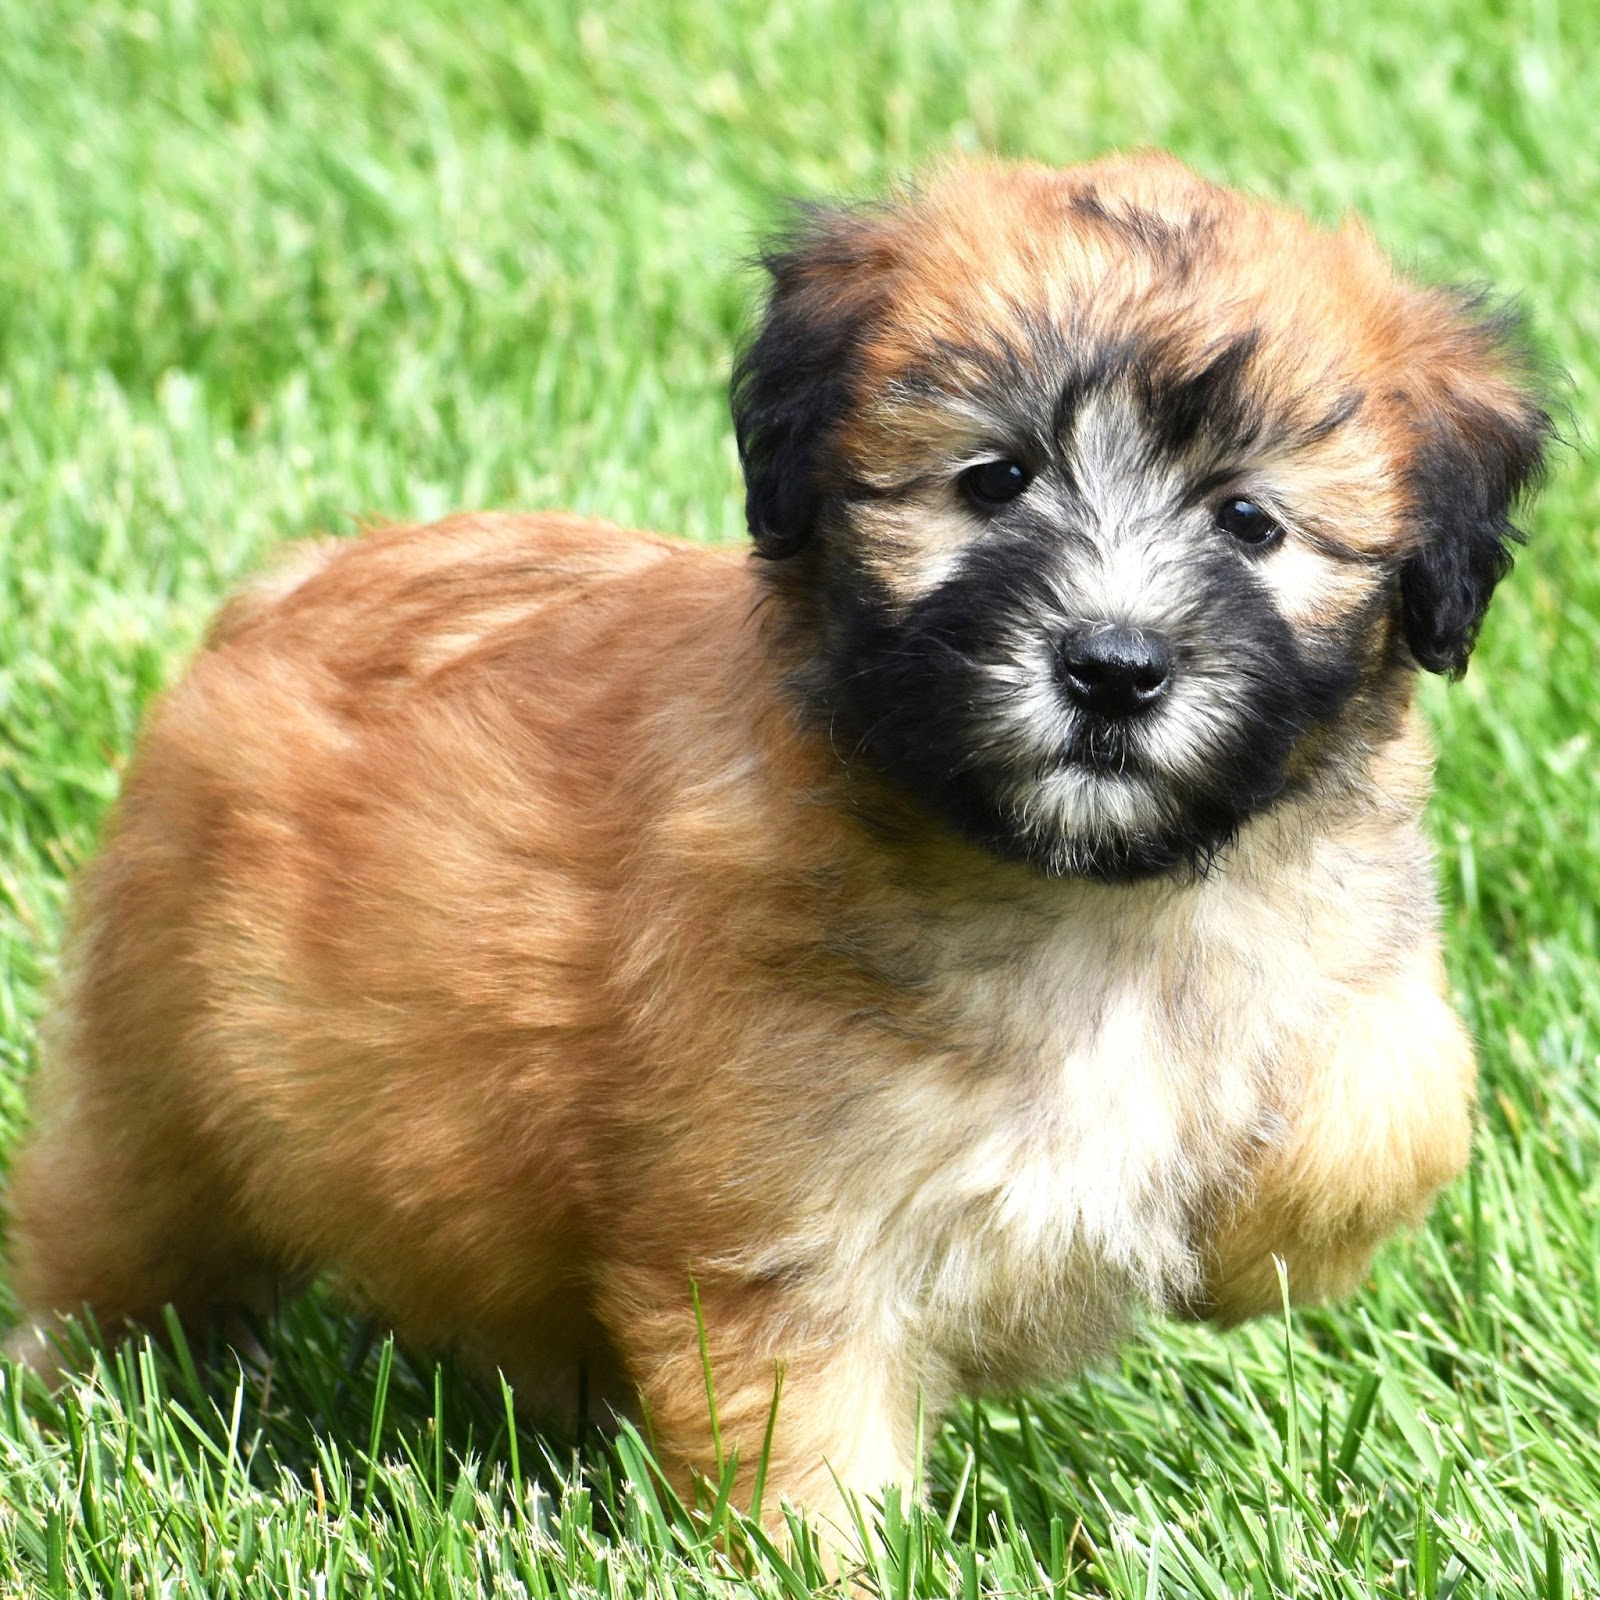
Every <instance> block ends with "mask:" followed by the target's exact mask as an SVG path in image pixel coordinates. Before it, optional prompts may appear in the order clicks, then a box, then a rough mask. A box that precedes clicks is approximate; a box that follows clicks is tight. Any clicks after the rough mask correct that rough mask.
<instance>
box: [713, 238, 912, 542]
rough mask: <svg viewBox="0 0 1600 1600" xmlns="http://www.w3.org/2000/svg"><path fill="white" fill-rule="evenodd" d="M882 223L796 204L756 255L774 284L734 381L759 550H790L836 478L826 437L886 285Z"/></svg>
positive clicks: (887, 252) (803, 537) (810, 528)
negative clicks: (789, 217) (789, 219)
mask: <svg viewBox="0 0 1600 1600" xmlns="http://www.w3.org/2000/svg"><path fill="white" fill-rule="evenodd" d="M886 232H887V230H886V229H885V228H884V226H883V220H882V216H881V214H875V213H874V211H873V210H871V209H869V208H860V209H848V208H829V207H821V206H817V207H805V208H802V209H799V210H798V211H797V212H796V214H795V217H794V220H793V221H792V222H791V223H790V225H789V226H788V227H787V228H786V229H784V230H783V231H782V232H781V233H779V234H778V235H777V236H776V237H775V238H774V239H773V240H772V241H771V242H770V243H769V244H768V245H767V247H766V248H765V249H764V250H763V251H762V253H761V257H760V260H761V265H762V266H763V267H764V268H765V269H766V271H767V273H768V275H769V277H770V278H771V281H772V287H771V291H770V293H769V295H768V298H767V305H766V313H765V315H764V316H763V318H762V321H761V326H760V328H759V329H758V330H757V332H756V336H755V338H754V339H752V340H751V341H750V343H749V344H748V345H747V346H746V347H745V349H744V350H743V351H742V352H741V353H740V356H739V359H738V360H737V362H736V363H735V364H734V369H733V388H732V401H733V425H734V433H735V436H736V437H737V439H738V441H739V461H740V464H741V466H742V467H743V468H744V481H745V501H744V504H745V519H746V521H747V522H748V523H749V525H750V533H751V537H752V538H753V539H754V540H755V546H756V552H757V554H759V555H763V556H767V557H769V558H770V559H773V560H778V559H781V558H783V557H785V556H792V555H794V554H796V553H797V552H798V551H799V550H800V549H802V548H803V547H804V545H805V544H806V543H807V541H808V540H809V539H810V538H811V535H812V533H813V532H814V531H815V528H816V525H817V521H818V518H819V516H820V514H821V512H822V509H823V505H824V503H825V501H826V499H827V496H828V494H829V492H830V487H831V486H832V485H831V482H830V480H832V479H833V478H834V473H833V470H832V467H831V460H830V449H829V444H830V435H831V434H832V432H833V430H834V429H835V428H836V426H837V425H838V424H839V423H840V422H841V420H842V419H843V417H844V414H845V412H846V410H847V409H848V407H849V403H850V397H851V392H852V389H853V387H854V381H855V378H856V376H857V373H858V370H859V361H860V355H861V350H862V347H863V345H864V342H865V340H866V338H867V335H868V332H869V330H870V327H871V324H872V320H873V316H874V313H875V312H876V311H877V309H878V308H879V306H881V304H882V303H883V298H884V295H885V293H886V291H887V285H888V279H889V276H890V271H891V258H892V249H891V247H890V244H889V240H888V238H887V237H886Z"/></svg>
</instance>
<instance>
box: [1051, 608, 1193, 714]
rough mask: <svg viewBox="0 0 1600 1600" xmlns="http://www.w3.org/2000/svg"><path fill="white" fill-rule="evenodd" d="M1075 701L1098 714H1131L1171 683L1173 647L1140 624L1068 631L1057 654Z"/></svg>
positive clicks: (1153, 700) (1143, 708)
mask: <svg viewBox="0 0 1600 1600" xmlns="http://www.w3.org/2000/svg"><path fill="white" fill-rule="evenodd" d="M1056 664H1057V670H1058V672H1059V673H1060V675H1061V683H1062V686H1063V687H1064V688H1065V689H1066V691H1067V696H1068V698H1069V699H1070V700H1071V701H1072V703H1073V704H1074V705H1077V706H1081V707H1082V708H1083V709H1084V710H1085V711H1092V712H1093V713H1094V714H1095V715H1096V716H1097V717H1108V718H1109V717H1134V716H1138V715H1139V713H1140V712H1141V711H1148V710H1149V709H1150V707H1151V706H1153V705H1154V704H1155V703H1156V701H1158V700H1159V699H1160V698H1161V697H1162V695H1164V694H1165V693H1166V692H1167V690H1168V689H1169V688H1170V687H1171V685H1172V651H1171V650H1169V649H1168V648H1167V642H1166V640H1165V639H1163V638H1162V637H1161V635H1160V634H1158V633H1149V632H1147V631H1146V630H1145V629H1143V628H1093V629H1090V628H1085V629H1082V630H1080V631H1075V632H1072V633H1069V634H1068V635H1067V636H1066V637H1065V638H1064V639H1063V640H1062V641H1061V646H1060V649H1059V651H1058V652H1057V656H1056Z"/></svg>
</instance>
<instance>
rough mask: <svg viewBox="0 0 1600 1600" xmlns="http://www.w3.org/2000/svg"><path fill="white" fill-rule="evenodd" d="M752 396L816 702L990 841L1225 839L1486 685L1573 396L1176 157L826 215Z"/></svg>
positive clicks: (807, 240) (1496, 335)
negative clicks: (1519, 527) (809, 642)
mask: <svg viewBox="0 0 1600 1600" xmlns="http://www.w3.org/2000/svg"><path fill="white" fill-rule="evenodd" d="M767 265H768V268H769V270H770V272H771V274H772V277H773V291H772V296H771V300H770V302H769V305H768V308H767V315H766V319H765V321H764V323H763V325H762V327H761V330H760V332H759V334H758V336H757V337H756V339H755V340H754V341H753V343H752V344H751V346H750V347H749V349H748V350H747V351H746V352H745V354H744V356H743V358H742V360H741V362H740V365H739V368H738V371H737V372H736V374H735V383H734V411H735V420H736V424H737V427H738V433H739V442H740V450H741V456H742V459H743V461H744V464H745V471H746V478H747V485H748V510H749V520H750V525H751V530H752V532H753V534H754V536H755V539H756V543H757V549H758V550H759V551H760V552H761V554H763V555H765V556H768V557H770V558H772V561H773V563H774V570H773V574H772V575H773V578H774V581H775V584H776V586H777V588H778V590H779V592H780V594H781V595H782V597H783V603H785V604H787V605H789V606H790V607H792V608H793V609H794V610H795V612H796V614H798V615H800V616H801V617H803V618H804V620H805V623H806V625H808V626H810V627H812V628H814V630H815V643H816V649H817V652H818V658H819V659H818V661H817V663H816V669H815V677H814V679H813V681H811V682H810V683H809V684H808V685H807V686H806V688H805V693H806V694H807V696H808V697H809V698H810V700H811V701H812V702H813V706H814V709H815V710H816V711H817V712H818V713H819V715H822V716H825V717H826V718H827V719H828V720H829V722H830V724H831V726H832V732H833V738H834V743H835V746H836V748H839V749H840V750H841V753H843V754H845V755H847V756H848V755H850V754H851V752H856V753H858V754H859V756H860V757H861V758H863V759H866V760H868V761H870V762H872V763H873V764H875V766H876V767H877V768H878V769H879V770H881V771H883V772H884V773H886V774H887V775H889V776H890V777H891V778H892V779H893V780H894V781H896V782H897V783H898V784H899V785H900V786H901V787H902V788H903V789H905V790H906V791H908V792H909V793H911V794H913V795H916V796H918V797H920V798H921V799H922V800H923V801H925V802H926V803H927V804H929V805H930V806H931V807H932V808H933V809H934V810H935V811H937V812H938V813H940V814H942V815H943V816H944V817H945V818H946V819H947V820H948V821H950V822H952V823H953V824H954V825H955V826H956V827H958V828H959V829H960V830H961V831H962V832H964V833H965V834H966V835H967V836H968V837H970V838H973V839H975V840H977V841H979V842H981V843H983V844H985V845H987V846H988V847H990V848H991V849H993V850H995V851H997V852H999V853H1001V854H1004V855H1007V856H1013V857H1018V858H1021V859H1024V860H1026V861H1028V862H1031V863H1032V864H1033V865H1035V866H1037V867H1039V868H1041V869H1042V870H1044V871H1047V872H1050V873H1072V874H1080V875H1086V876H1093V877H1100V878H1127V877H1137V876H1143V875H1148V874H1151V873H1157V872H1164V871H1169V870H1172V869H1174V868H1192V867H1195V866H1201V865H1204V864H1205V863H1206V862H1207V861H1209V860H1210V858H1211V857H1212V856H1213V855H1214V854H1215V852H1216V851H1217V850H1218V849H1219V848H1221V847H1222V846H1223V845H1224V844H1225V843H1226V842H1227V841H1228V840H1229V839H1230V838H1231V837H1232V836H1233V834H1234V833H1235V832H1236V831H1237V830H1238V828H1239V826H1240V825H1241V824H1242V823H1243V822H1244V821H1245V820H1246V819H1248V818H1249V817H1250V816H1252V815H1253V814H1255V813H1257V812H1259V811H1261V810H1262V809H1263V808H1265V807H1268V806H1270V805H1271V804H1272V803H1273V802H1274V801H1275V800H1276V799H1277V798H1279V797H1280V796H1281V795H1283V794H1284V793H1285V792H1286V791H1287V790H1289V789H1290V788H1291V787H1294V786H1296V785H1298V784H1303V783H1305V782H1307V781H1311V780H1313V779H1314V778H1315V776H1316V774H1317V773H1318V772H1319V771H1328V770H1331V768H1332V765H1333V764H1334V763H1336V762H1338V761H1339V760H1341V759H1342V760H1346V761H1347V760H1348V759H1349V751H1350V750H1351V749H1352V748H1353V747H1356V746H1359V745H1361V743H1362V742H1363V741H1369V742H1370V741H1371V740H1372V739H1374V738H1375V737H1381V732H1382V730H1383V729H1384V728H1385V727H1386V726H1388V725H1392V722H1393V719H1394V716H1395V714H1396V712H1397V710H1398V709H1399V708H1400V707H1401V706H1403V704H1404V703H1405V702H1406V700H1407V698H1408V696H1409V692H1410V680H1411V676H1412V673H1413V670H1414V668H1415V666H1416V665H1417V664H1420V665H1422V666H1424V667H1427V668H1429V669H1431V670H1434V671H1442V672H1450V673H1459V672H1460V671H1461V670H1463V668H1464V667H1465V664H1466V659H1467V656H1468V654H1469V652H1470V650H1471V648H1472V644H1473V641H1474V638H1475V636H1476V633H1477V628H1478V624H1479V621H1480V620H1481V618H1482V615H1483V611H1484V608H1485V606H1486V605H1487V604H1488V601H1489V596H1490V594H1491V592H1492V590H1493V588H1494V585H1495V583H1496V582H1497V581H1498V580H1499V578H1500V577H1502V576H1503V575H1504V573H1505V571H1506V570H1507V569H1508V567H1509V565H1510V555H1509V553H1508V543H1509V541H1510V540H1512V539H1513V538H1514V537H1515V536H1516V535H1515V530H1514V529H1513V528H1512V527H1511V526H1510V523H1509V521H1508V517H1509V514H1510V510H1511V507H1512V504H1513V502H1514V501H1515V500H1516V498H1517V496H1518V495H1519V494H1520V493H1521V492H1522V490H1523V489H1524V487H1525V486H1526V485H1527V484H1528V483H1529V482H1530V481H1531V480H1532V479H1533V477H1534V476H1535V475H1536V474H1537V472H1538V470H1539V465H1540V460H1541V454H1542V448H1543V444H1544V440H1545V436H1546V434H1547V432H1548V427H1549V424H1548V419H1547V417H1546V415H1545V413H1544V411H1543V410H1542V409H1541V407H1540V406H1539V404H1538V402H1537V400H1536V398H1535V397H1534V395H1533V393H1532V390H1531V386H1530V383H1529V378H1528V373H1527V363H1526V360H1525V359H1524V357H1523V356H1522V355H1521V353H1520V352H1519V350H1518V349H1517V347H1516V346H1515V344H1514V342H1513V340H1512V337H1511V334H1512V328H1511V326H1510V325H1509V324H1508V323H1507V322H1506V321H1505V320H1504V319H1501V318H1496V317H1494V316H1491V315H1487V314H1485V312H1484V311H1483V309H1482V307H1481V306H1480V305H1479V304H1477V303H1476V302H1473V301H1471V300H1469V299H1467V298H1466V297H1463V296H1461V295H1457V294H1450V293H1444V292H1438V291H1431V290H1426V289H1422V288H1418V287H1416V286H1414V285H1411V284H1408V283H1406V282H1405V281H1404V280H1401V279H1399V278H1397V277H1396V276H1395V275H1394V274H1393V273H1392V272H1391V271H1390V269H1389V268H1388V267H1387V266H1386V264H1385V263H1384V262H1383V260H1382V258H1381V257H1380V256H1379V254H1378V252H1377V250H1376V249H1375V247H1374V246H1373V245H1372V244H1371V242H1370V240H1369V239H1368V237H1367V235H1366V234H1365V233H1364V232H1363V231H1361V230H1360V229H1359V228H1353V227H1347V228H1346V229H1344V230H1343V231H1341V232H1340V233H1338V234H1333V235H1329V234H1325V233H1322V232H1319V231H1317V230H1315V229H1313V228H1312V227H1311V226H1310V225H1309V224H1308V223H1306V222H1305V221H1303V220H1302V219H1301V218H1299V217H1298V216H1295V215H1293V214H1291V213H1288V212H1284V211H1281V210H1279V209H1277V208H1274V207H1270V206H1267V205H1265V204H1262V203H1259V202H1254V201H1250V200H1246V199H1244V198H1242V197H1240V196H1238V195H1235V194H1233V193H1231V192H1229V191H1226V190H1222V189H1218V188H1216V187H1214V186H1212V185H1210V184H1207V183H1205V182H1203V181H1201V180H1200V179H1198V178H1196V177H1194V176H1193V175H1192V174H1190V173H1189V172H1187V171H1186V170H1185V169H1184V168H1183V167H1181V166H1180V165H1178V164H1177V163H1176V162H1174V161H1171V160H1170V159H1167V158H1163V157H1154V156H1146V157H1137V158H1132V159H1127V160H1110V161H1106V162H1101V163H1097V164H1095V165H1092V166H1088V167H1083V168H1077V169H1073V170H1070V171H1067V172H1059V173H1058V172H1051V171H1048V170H1045V169H1041V168H1031V167H1024V168H1009V169H1008V168H996V167H974V168H965V169H960V170H958V171H956V172H954V173H952V174H949V175H947V176H945V177H943V178H941V179H940V180H938V181H936V182H935V183H934V184H933V185H932V186H931V187H930V188H929V189H928V190H927V191H926V192H924V193H923V194H921V195H920V196H919V197H916V198H914V199H912V200H909V201H907V202H905V203H903V204H899V205H895V206H885V207H881V208H875V209H859V210H846V211H838V212H817V213H813V214H810V215H808V216H807V217H806V218H804V219H803V221H802V222H801V223H800V225H799V226H798V227H797V228H796V229H795V230H794V231H793V232H792V234H791V235H789V236H788V237H786V238H785V239H784V240H782V241H781V242H780V243H779V245H778V246H776V247H775V248H774V249H773V250H772V251H771V252H770V253H769V255H768V257H767Z"/></svg>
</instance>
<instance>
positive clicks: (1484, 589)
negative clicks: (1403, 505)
mask: <svg viewBox="0 0 1600 1600" xmlns="http://www.w3.org/2000/svg"><path fill="white" fill-rule="evenodd" d="M1462 312H1463V313H1464V315H1465V318H1466V319H1470V320H1466V321H1465V324H1464V326H1462V325H1460V324H1458V327H1459V328H1460V331H1462V332H1465V333H1467V335H1468V338H1469V340H1470V345H1471V346H1475V348H1470V349H1469V350H1468V351H1467V352H1465V354H1466V356H1467V358H1468V359H1469V360H1470V361H1471V363H1472V365H1473V366H1475V367H1477V368H1479V369H1480V370H1481V371H1483V372H1484V373H1485V375H1486V376H1489V377H1491V378H1495V377H1498V378H1501V379H1502V380H1503V381H1501V382H1499V383H1495V384H1493V385H1492V386H1490V387H1488V388H1487V389H1485V390H1483V391H1480V393H1479V394H1477V395H1474V396H1473V397H1472V398H1470V399H1468V398H1464V397H1463V396H1462V395H1461V394H1460V393H1459V392H1447V393H1446V394H1445V395H1444V396H1443V398H1442V400H1441V401H1439V403H1438V408H1437V410H1436V412H1435V414H1434V415H1433V416H1432V417H1431V418H1430V419H1429V421H1428V422H1427V423H1425V424H1424V429H1425V437H1424V438H1423V440H1422V441H1421V443H1420V444H1419V447H1418V449H1417V451H1416V454H1415V456H1414V457H1413V459H1412V464H1411V468H1410V471H1409V473H1408V478H1409V488H1410V492H1411V500H1412V515H1413V516H1414V518H1415V519H1416V522H1417V524H1418V528H1419V532H1420V535H1421V537H1420V540H1419V544H1418V549H1417V552H1416V554H1415V555H1413V556H1411V557H1409V558H1408V559H1407V560H1406V562H1405V564H1404V565H1403V566H1402V567H1401V569H1400V603H1401V620H1402V625H1403V630H1404V633H1405V640H1406V643H1407V644H1408V645H1409V646H1410V648H1411V654H1412V655H1413V657H1415V659H1416V661H1417V663H1418V664H1419V665H1420V666H1423V667H1426V668H1427V669H1428V671H1430V672H1442V673H1446V674H1448V675H1449V676H1450V677H1453V678H1459V677H1460V676H1461V674H1462V673H1463V672H1465V671H1466V670H1467V658H1468V657H1469V656H1470V655H1471V654H1472V647H1473V645H1474V644H1475V643H1476V642H1477V638H1478V629H1479V627H1480V626H1481V625H1482V622H1483V615H1484V612H1485V611H1486V610H1487V609H1488V606H1489V600H1490V597H1491V596H1492V595H1493V594H1494V590H1495V585H1496V584H1498V583H1499V582H1500V580H1501V579H1502V578H1504V577H1505V576H1506V574H1507V573H1508V572H1510V571H1511V566H1512V562H1513V560H1514V554H1513V550H1512V546H1513V545H1515V544H1520V543H1521V542H1522V541H1523V538H1524V535H1523V533H1522V531H1521V530H1520V529H1519V528H1517V527H1516V526H1515V525H1514V524H1513V523H1512V521H1511V515H1512V511H1513V509H1514V507H1515V505H1516V503H1517V501H1518V500H1519V499H1520V498H1521V496H1522V495H1523V494H1524V493H1525V492H1526V491H1527V490H1529V489H1531V488H1533V487H1535V486H1536V485H1537V484H1538V482H1539V480H1540V478H1541V477H1542V475H1543V471H1544V452H1545V445H1546V443H1547V442H1548V440H1549V438H1550V435H1551V432H1552V425H1551V420H1550V416H1549V414H1548V413H1547V412H1546V411H1545V409H1544V407H1543V406H1542V405H1541V404H1540V403H1539V401H1538V399H1537V398H1536V396H1535V393H1534V392H1533V391H1534V386H1533V383H1532V379H1531V376H1530V374H1531V371H1532V365H1533V364H1532V361H1531V359H1530V357H1529V356H1528V355H1527V353H1526V350H1525V347H1524V345H1523V343H1522V338H1521V333H1522V329H1521V322H1520V319H1519V318H1517V317H1516V316H1514V315H1511V314H1509V313H1505V312H1502V313H1499V314H1496V315H1493V316H1487V317H1486V316H1484V315H1483V314H1482V306H1481V302H1480V301H1478V300H1468V301H1467V302H1466V303H1465V304H1464V306H1463V307H1462ZM1463 353H1464V352H1463V351H1462V350H1461V349H1460V348H1459V347H1458V348H1457V349H1454V350H1452V351H1451V352H1450V354H1451V356H1453V357H1456V358H1460V357H1461V356H1462V355H1463ZM1486 395H1489V396H1493V397H1494V398H1492V399H1490V398H1485V396H1486Z"/></svg>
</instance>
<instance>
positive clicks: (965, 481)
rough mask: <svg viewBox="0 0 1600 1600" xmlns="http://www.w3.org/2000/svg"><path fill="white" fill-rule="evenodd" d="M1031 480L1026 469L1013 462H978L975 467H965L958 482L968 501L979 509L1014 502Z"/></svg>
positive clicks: (1030, 475)
mask: <svg viewBox="0 0 1600 1600" xmlns="http://www.w3.org/2000/svg"><path fill="white" fill-rule="evenodd" d="M1032 481H1033V476H1032V474H1031V473H1030V472H1029V471H1028V469H1027V468H1026V467H1022V466H1018V465H1017V463H1016V462H1015V461H980V462H979V463H978V465H977V466H975V467H968V468H967V470H966V471H965V472H963V473H962V474H961V477H960V479H959V482H960V484H961V487H962V489H963V490H964V491H965V493H966V496H967V498H968V499H969V500H970V501H972V503H973V504H974V505H975V506H977V507H979V508H980V509H981V510H989V509H991V508H992V507H994V506H1003V505H1004V504H1005V503H1006V501H1007V500H1015V499H1016V498H1017V496H1018V495H1019V494H1021V493H1022V491H1023V490H1024V489H1026V488H1027V487H1028V485H1029V484H1030V483H1031V482H1032Z"/></svg>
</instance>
